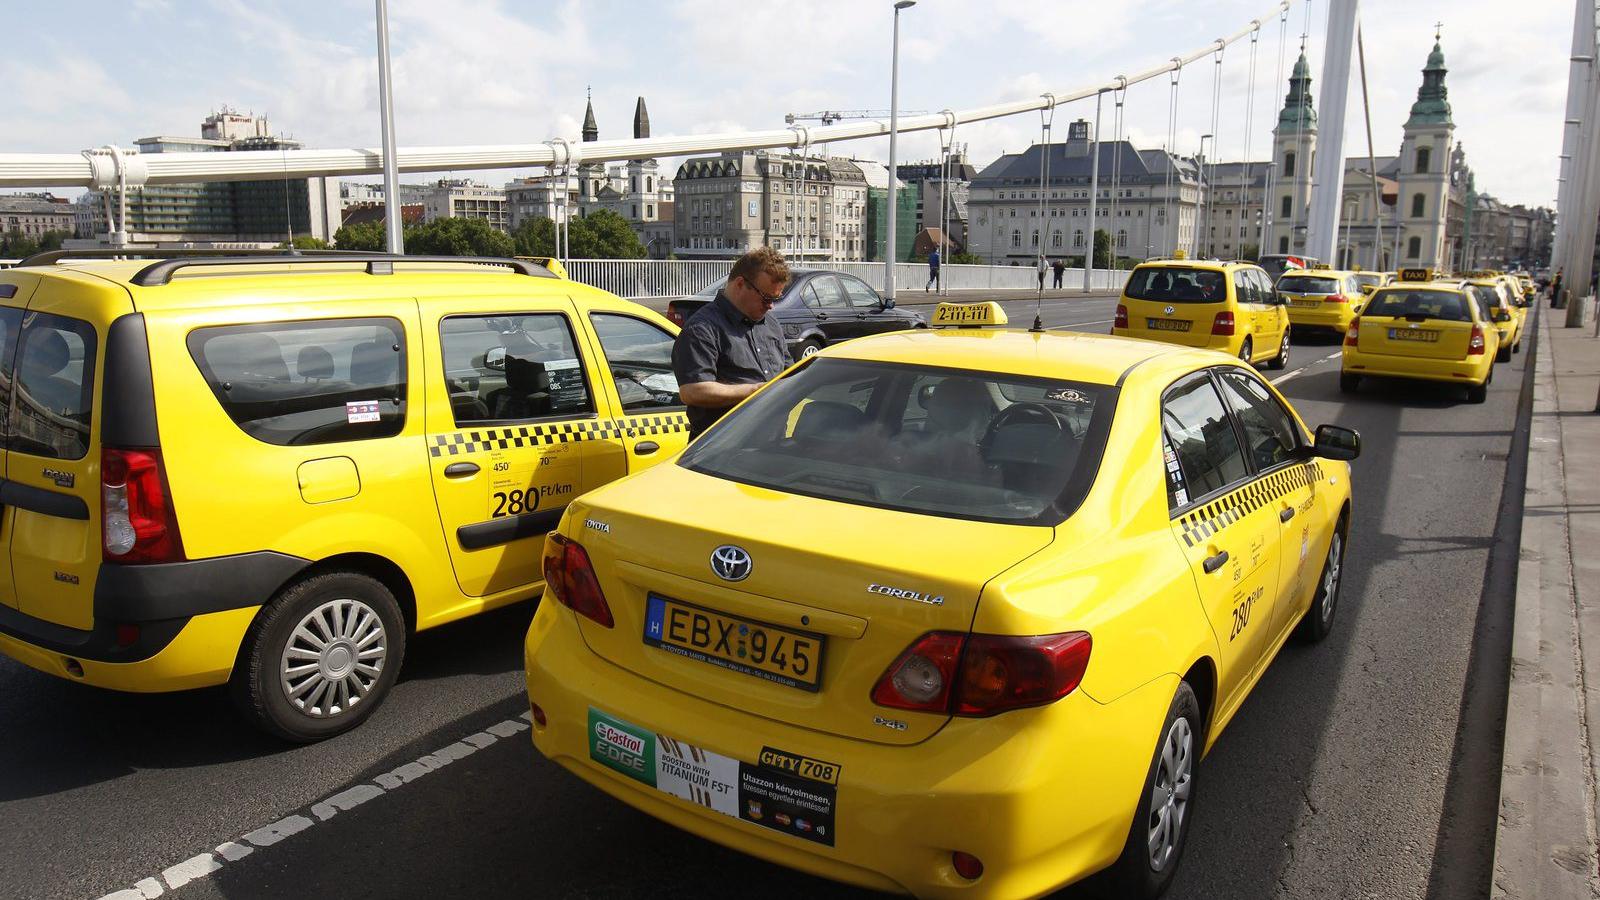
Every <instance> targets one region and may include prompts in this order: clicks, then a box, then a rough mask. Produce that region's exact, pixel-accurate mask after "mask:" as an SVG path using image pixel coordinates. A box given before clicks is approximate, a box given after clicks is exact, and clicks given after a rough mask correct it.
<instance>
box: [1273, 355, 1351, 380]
mask: <svg viewBox="0 0 1600 900" xmlns="http://www.w3.org/2000/svg"><path fill="white" fill-rule="evenodd" d="M1343 352H1344V351H1342V350H1335V351H1333V352H1332V353H1330V354H1328V355H1327V356H1324V357H1322V358H1320V359H1315V360H1312V361H1311V362H1308V363H1306V364H1305V365H1303V366H1301V367H1300V368H1298V369H1295V370H1293V371H1290V372H1285V373H1284V374H1282V375H1279V376H1278V377H1277V378H1272V379H1268V380H1270V381H1271V382H1272V383H1273V384H1283V383H1284V382H1285V381H1288V380H1289V379H1291V378H1298V377H1299V376H1300V375H1301V374H1302V373H1304V372H1305V370H1307V369H1309V368H1311V367H1312V366H1317V365H1321V364H1322V363H1325V362H1327V361H1328V360H1330V359H1338V358H1339V354H1340V353H1343Z"/></svg>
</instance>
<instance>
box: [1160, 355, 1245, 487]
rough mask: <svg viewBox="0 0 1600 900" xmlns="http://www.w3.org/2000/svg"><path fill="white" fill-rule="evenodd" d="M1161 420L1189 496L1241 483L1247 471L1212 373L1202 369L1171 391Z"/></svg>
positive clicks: (1163, 408) (1237, 438) (1162, 408)
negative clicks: (1214, 384) (1176, 457)
mask: <svg viewBox="0 0 1600 900" xmlns="http://www.w3.org/2000/svg"><path fill="white" fill-rule="evenodd" d="M1161 424H1162V428H1163V429H1164V430H1165V431H1166V436H1167V440H1169V441H1171V442H1172V449H1173V450H1174V452H1176V453H1177V456H1178V464H1179V466H1180V467H1181V469H1182V472H1183V480H1184V484H1185V485H1187V487H1188V493H1189V498H1190V499H1191V500H1193V499H1196V498H1199V497H1203V496H1205V495H1207V494H1210V493H1213V492H1215V491H1218V490H1221V489H1222V488H1225V487H1227V486H1229V485H1231V484H1233V483H1234V482H1238V481H1243V480H1244V479H1245V477H1246V476H1247V475H1248V473H1249V470H1248V469H1247V468H1246V467H1245V462H1244V452H1243V450H1242V449H1241V448H1240V447H1239V435H1238V433H1237V432H1236V431H1235V430H1234V427H1233V421H1232V419H1230V418H1229V417H1228V410H1227V408H1226V407H1224V406H1223V405H1222V398H1221V397H1219V396H1218V395H1217V389H1216V388H1215V387H1213V386H1212V384H1211V376H1210V375H1208V374H1207V373H1205V372H1199V373H1196V374H1194V375H1191V376H1189V377H1188V378H1186V379H1184V380H1183V381H1180V382H1178V383H1177V384H1176V385H1174V386H1173V387H1172V388H1170V389H1168V391H1167V394H1166V397H1165V398H1164V399H1163V401H1162V404H1161Z"/></svg>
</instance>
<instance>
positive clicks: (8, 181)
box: [0, 0, 1291, 255]
mask: <svg viewBox="0 0 1600 900" xmlns="http://www.w3.org/2000/svg"><path fill="white" fill-rule="evenodd" d="M1290 3H1291V0H1278V2H1276V3H1273V4H1272V6H1271V8H1270V14H1273V15H1276V14H1277V13H1279V12H1281V11H1283V10H1286V9H1288V8H1289V6H1290ZM1257 21H1258V20H1256V19H1252V20H1251V21H1250V22H1249V23H1247V24H1246V25H1245V26H1244V27H1243V28H1240V29H1238V30H1237V31H1234V32H1232V33H1231V34H1228V35H1226V36H1224V37H1220V38H1217V39H1216V40H1213V41H1209V42H1207V43H1206V45H1205V46H1204V47H1201V48H1200V49H1198V50H1194V51H1191V52H1189V53H1187V54H1184V55H1182V56H1179V57H1175V58H1174V59H1172V60H1169V61H1167V62H1163V63H1162V64H1160V65H1158V66H1154V67H1152V68H1150V69H1146V70H1144V71H1142V72H1138V73H1136V74H1133V75H1129V76H1126V77H1125V78H1122V77H1119V78H1117V79H1114V80H1113V81H1111V82H1106V83H1102V84H1096V85H1091V86H1089V87H1083V88H1077V89H1075V90H1070V91H1057V92H1054V94H1053V102H1054V103H1056V104H1062V103H1072V102H1074V101H1077V100H1084V99H1087V98H1089V97H1094V96H1097V95H1099V94H1102V93H1105V92H1107V91H1111V90H1114V89H1116V88H1117V87H1118V86H1119V85H1120V86H1121V87H1124V88H1125V87H1126V86H1127V85H1130V84H1138V83H1139V82H1141V81H1147V80H1149V79H1151V78H1159V77H1160V76H1162V75H1165V74H1166V73H1168V72H1170V71H1173V70H1174V69H1175V68H1177V67H1181V66H1182V65H1184V64H1187V63H1190V62H1194V61H1195V60H1198V59H1201V58H1203V57H1205V56H1206V55H1207V54H1209V53H1214V52H1216V51H1217V50H1218V49H1219V48H1221V47H1225V46H1227V45H1228V44H1231V43H1234V42H1235V41H1239V40H1243V39H1244V38H1247V37H1249V36H1250V34H1251V33H1252V32H1253V31H1254V30H1255V29H1256V27H1257V24H1256V23H1257ZM1051 102H1052V100H1051V99H1047V97H1046V96H1043V95H1041V96H1036V97H1030V98H1027V99H1022V100H1013V101H1010V102H1007V103H996V104H991V105H989V106H979V107H974V108H972V109H966V110H957V111H955V112H954V113H953V114H952V115H948V116H947V115H946V114H944V113H932V114H928V115H921V116H907V117H901V119H900V127H899V131H900V132H912V131H933V130H936V129H938V128H940V127H941V126H944V127H952V126H954V125H956V124H962V123H968V122H982V121H986V120H989V119H999V118H1003V117H1005V116H1014V115H1018V114H1021V113H1028V112H1033V111H1035V110H1041V109H1044V108H1045V106H1046V105H1047V104H1050V103H1051ZM888 133H889V123H887V122H883V121H863V122H851V123H848V124H837V125H829V126H825V127H822V128H817V129H812V130H811V133H810V139H811V142H812V143H822V142H825V141H847V140H860V139H862V138H874V137H882V136H884V135H887V134H888ZM800 141H801V137H800V135H799V134H797V133H796V132H795V131H793V130H790V129H787V128H786V129H781V130H768V131H746V132H729V133H722V134H696V135H682V136H678V137H659V138H654V137H653V138H644V139H640V140H619V141H591V142H585V143H583V144H581V145H579V144H572V145H570V147H569V150H570V153H569V155H568V159H567V160H566V162H567V163H568V164H570V165H576V164H578V163H582V162H590V163H600V162H621V161H624V160H629V159H644V158H652V157H661V156H688V155H691V154H696V153H713V152H718V151H724V150H761V149H768V148H774V147H797V146H799V144H800ZM109 156H110V155H109V154H106V153H103V152H100V151H93V150H86V151H83V152H81V153H0V187H71V186H78V187H88V188H108V187H111V186H112V185H114V184H116V183H117V175H118V173H117V171H116V168H115V167H114V165H113V163H112V160H111V159H110V158H109ZM283 157H287V159H285V158H283ZM395 157H396V163H397V166H398V168H399V170H400V171H402V172H444V171H449V170H471V169H516V168H528V167H535V166H549V165H551V164H552V163H557V159H556V150H555V148H554V147H552V146H551V145H550V144H549V143H548V142H544V143H537V144H488V145H481V146H462V147H402V148H400V149H398V150H396V151H395ZM125 164H126V165H125V168H126V172H125V174H126V176H127V182H128V184H129V185H131V186H138V185H142V184H174V183H183V182H194V181H254V180H263V179H280V178H310V177H316V176H347V175H370V174H374V173H377V172H380V171H382V169H383V152H382V151H381V150H379V149H377V148H371V147H366V148H361V147H357V148H344V149H328V150H289V151H287V152H286V153H284V154H282V156H280V154H279V152H278V151H275V150H241V151H235V152H231V153H201V152H176V153H151V154H132V155H129V156H127V157H125ZM1091 255H1092V254H1091Z"/></svg>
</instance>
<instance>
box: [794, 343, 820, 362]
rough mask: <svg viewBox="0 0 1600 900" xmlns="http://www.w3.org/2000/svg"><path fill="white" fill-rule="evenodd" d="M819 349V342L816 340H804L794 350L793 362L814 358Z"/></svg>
mask: <svg viewBox="0 0 1600 900" xmlns="http://www.w3.org/2000/svg"><path fill="white" fill-rule="evenodd" d="M821 349H822V342H821V341H819V340H817V339H816V338H806V339H805V340H803V341H801V342H800V343H799V345H798V346H796V347H795V348H794V361H795V362H799V361H800V360H802V359H805V358H807V357H811V356H816V355H817V353H818V351H820V350H821Z"/></svg>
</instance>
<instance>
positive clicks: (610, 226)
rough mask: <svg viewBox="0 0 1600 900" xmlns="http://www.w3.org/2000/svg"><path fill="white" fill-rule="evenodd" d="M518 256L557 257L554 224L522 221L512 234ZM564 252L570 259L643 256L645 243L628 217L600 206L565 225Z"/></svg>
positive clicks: (539, 220) (546, 221) (547, 220)
mask: <svg viewBox="0 0 1600 900" xmlns="http://www.w3.org/2000/svg"><path fill="white" fill-rule="evenodd" d="M512 240H513V242H514V243H515V246H516V252H517V255H519V256H557V255H558V254H557V253H556V225H555V223H554V222H552V221H550V220H549V219H545V218H539V219H531V220H528V221H526V222H523V223H522V225H521V226H519V227H518V228H517V230H516V231H515V232H513V233H512ZM567 255H568V256H569V257H570V258H572V259H643V258H644V256H645V249H644V244H641V243H639V235H638V234H636V233H634V230H633V226H631V225H629V224H628V220H627V219H624V218H623V217H621V216H619V215H617V214H616V213H614V212H612V211H610V210H607V209H601V210H596V211H595V212H592V213H590V214H588V215H587V216H584V217H582V218H577V219H573V220H572V221H571V222H570V223H569V224H568V226H567Z"/></svg>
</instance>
